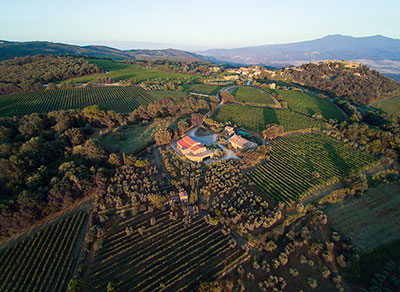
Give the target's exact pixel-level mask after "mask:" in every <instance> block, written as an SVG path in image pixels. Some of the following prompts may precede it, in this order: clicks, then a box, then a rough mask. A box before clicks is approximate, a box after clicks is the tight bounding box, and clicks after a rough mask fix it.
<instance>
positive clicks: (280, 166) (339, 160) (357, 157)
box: [247, 134, 376, 205]
mask: <svg viewBox="0 0 400 292" xmlns="http://www.w3.org/2000/svg"><path fill="white" fill-rule="evenodd" d="M271 145H272V152H271V154H270V160H269V161H267V162H266V163H264V164H262V165H261V166H259V167H257V168H256V169H254V170H252V171H251V172H249V173H248V174H247V177H248V178H249V179H250V180H251V181H253V182H254V184H255V185H256V186H257V187H258V188H259V189H260V190H261V191H262V192H263V193H264V194H265V195H267V196H268V197H270V198H272V199H274V200H276V201H280V202H284V203H285V204H287V205H292V204H293V203H295V202H297V201H299V200H301V199H303V198H305V197H307V196H308V195H310V194H312V193H315V192H317V191H318V190H320V189H321V188H323V187H325V186H328V185H331V184H333V183H335V182H337V181H338V180H339V179H340V178H341V177H343V176H346V175H348V174H349V173H350V171H351V170H353V169H354V170H365V169H366V168H368V166H370V165H372V164H373V163H374V162H376V159H374V158H373V157H372V156H370V155H369V154H367V153H366V152H362V151H360V150H358V149H357V148H354V147H352V146H348V145H346V144H344V143H343V142H341V141H338V140H335V139H333V138H330V137H328V136H325V135H323V134H304V135H294V136H290V137H284V138H281V139H278V140H276V141H274V142H272V144H271ZM316 174H318V175H316Z"/></svg>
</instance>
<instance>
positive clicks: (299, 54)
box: [201, 35, 400, 74]
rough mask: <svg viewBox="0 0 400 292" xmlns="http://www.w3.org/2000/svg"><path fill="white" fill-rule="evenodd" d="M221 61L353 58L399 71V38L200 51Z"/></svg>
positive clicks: (326, 40) (271, 62) (332, 37)
mask: <svg viewBox="0 0 400 292" xmlns="http://www.w3.org/2000/svg"><path fill="white" fill-rule="evenodd" d="M201 54H202V55H204V56H207V57H214V58H216V59H218V60H220V61H225V62H232V63H241V64H265V65H271V66H287V65H301V64H303V63H306V62H310V61H326V60H332V59H337V60H352V61H356V62H361V63H363V64H367V65H369V66H371V67H372V68H374V69H377V70H379V71H380V72H383V73H397V74H400V40H398V39H391V38H387V37H384V36H381V35H377V36H371V37H351V36H343V35H329V36H326V37H323V38H320V39H315V40H311V41H304V42H296V43H288V44H276V45H263V46H253V47H245V48H237V49H214V50H207V51H204V52H201Z"/></svg>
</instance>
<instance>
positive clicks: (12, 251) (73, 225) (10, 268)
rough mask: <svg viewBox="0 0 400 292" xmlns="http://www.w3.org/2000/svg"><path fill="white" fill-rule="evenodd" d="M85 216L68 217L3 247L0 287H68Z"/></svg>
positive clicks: (18, 288)
mask: <svg viewBox="0 0 400 292" xmlns="http://www.w3.org/2000/svg"><path fill="white" fill-rule="evenodd" d="M85 218H86V213H84V212H79V213H77V214H75V215H73V216H69V217H66V218H65V219H63V220H62V221H60V222H59V223H57V224H52V225H50V226H49V227H47V228H46V229H45V230H43V231H41V232H38V233H36V234H34V235H33V236H32V237H30V238H28V239H25V240H23V241H21V242H19V243H16V244H14V245H12V246H11V247H9V248H7V249H5V250H3V251H1V252H0V291H3V292H7V291H65V290H66V288H67V285H68V282H69V280H70V278H71V276H72V270H73V268H74V264H76V260H77V259H74V257H73V254H72V253H73V250H74V248H76V243H77V239H78V236H79V233H80V231H81V229H82V227H83V225H84V221H85ZM78 250H79V247H78Z"/></svg>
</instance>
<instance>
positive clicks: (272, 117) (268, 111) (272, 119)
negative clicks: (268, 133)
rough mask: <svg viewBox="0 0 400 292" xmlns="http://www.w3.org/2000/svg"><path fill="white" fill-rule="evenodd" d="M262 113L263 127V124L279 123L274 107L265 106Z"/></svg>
mask: <svg viewBox="0 0 400 292" xmlns="http://www.w3.org/2000/svg"><path fill="white" fill-rule="evenodd" d="M263 114H264V128H265V125H270V124H277V125H279V124H280V123H279V119H278V116H277V115H276V111H275V109H273V108H268V107H265V108H264V111H263ZM262 130H263V129H260V131H262Z"/></svg>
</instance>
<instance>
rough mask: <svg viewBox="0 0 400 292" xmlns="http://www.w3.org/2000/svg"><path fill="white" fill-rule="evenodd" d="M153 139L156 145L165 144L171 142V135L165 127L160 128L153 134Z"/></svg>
mask: <svg viewBox="0 0 400 292" xmlns="http://www.w3.org/2000/svg"><path fill="white" fill-rule="evenodd" d="M154 140H155V141H156V144H157V145H158V146H161V145H167V144H169V143H171V142H172V135H171V133H170V132H169V131H168V130H167V129H160V130H159V131H158V132H157V133H156V134H155V135H154Z"/></svg>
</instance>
